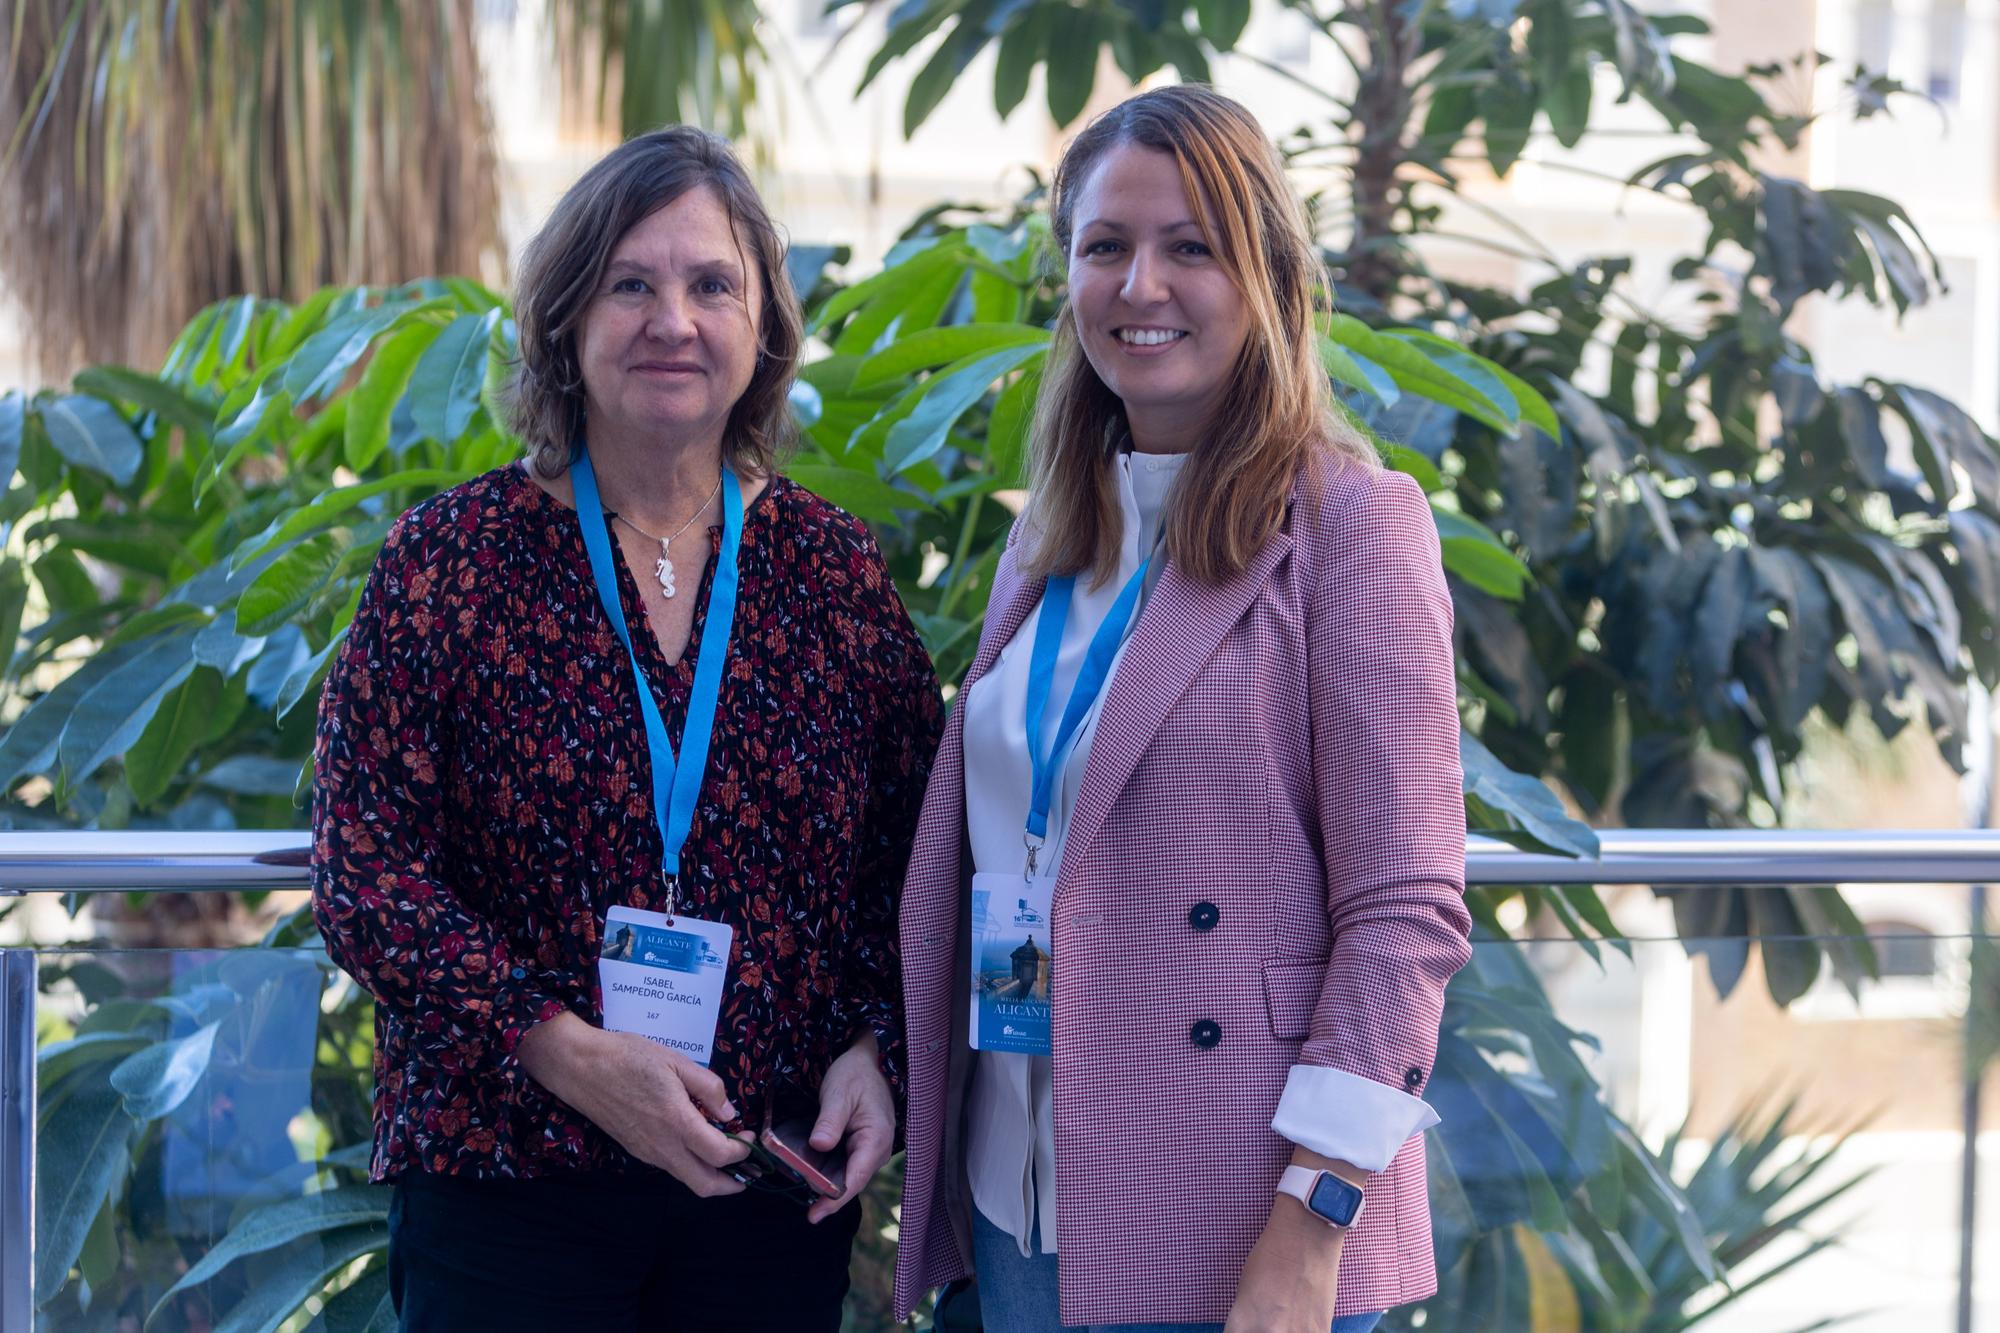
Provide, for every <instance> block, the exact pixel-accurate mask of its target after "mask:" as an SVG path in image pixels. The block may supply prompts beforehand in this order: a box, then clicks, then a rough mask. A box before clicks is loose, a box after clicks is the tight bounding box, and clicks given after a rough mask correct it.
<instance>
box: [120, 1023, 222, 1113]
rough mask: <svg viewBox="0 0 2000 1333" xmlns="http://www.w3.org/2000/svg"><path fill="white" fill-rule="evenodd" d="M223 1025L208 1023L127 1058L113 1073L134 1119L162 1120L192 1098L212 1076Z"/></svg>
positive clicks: (127, 1110) (127, 1109)
mask: <svg viewBox="0 0 2000 1333" xmlns="http://www.w3.org/2000/svg"><path fill="white" fill-rule="evenodd" d="M220 1029H221V1024H219V1023H204V1024H203V1025H202V1026H201V1027H198V1028H196V1029H195V1030H194V1031H193V1032H190V1033H189V1034H188V1035H186V1036H185V1037H176V1038H174V1039H172V1040H169V1041H162V1042H156V1043H154V1044H153V1045H151V1046H148V1047H147V1048H146V1049H145V1050H142V1051H135V1052H134V1053H133V1054H131V1055H129V1056H127V1057H125V1059H124V1060H123V1061H121V1062H120V1063H119V1065H118V1067H117V1068H116V1069H113V1070H112V1071H111V1086H112V1087H114V1088H116V1089H118V1091H119V1092H120V1093H122V1094H124V1097H125V1112H126V1114H127V1115H130V1116H131V1117H132V1118H133V1119H134V1120H139V1121H146V1120H158V1119H159V1118H160V1117H161V1116H163V1115H166V1114H168V1113H169V1112H171V1111H173V1110H174V1108H176V1107H178V1106H179V1105H180V1104H181V1103H182V1102H184V1101H186V1100H187V1099H188V1094H189V1093H191V1092H193V1091H194V1089H195V1085H196V1084H197V1083H200V1082H201V1080H202V1076H203V1075H205V1074H207V1073H208V1062H209V1057H210V1055H211V1054H212V1053H213V1052H214V1050H215V1034H216V1033H217V1032H218V1031H219V1030H220Z"/></svg>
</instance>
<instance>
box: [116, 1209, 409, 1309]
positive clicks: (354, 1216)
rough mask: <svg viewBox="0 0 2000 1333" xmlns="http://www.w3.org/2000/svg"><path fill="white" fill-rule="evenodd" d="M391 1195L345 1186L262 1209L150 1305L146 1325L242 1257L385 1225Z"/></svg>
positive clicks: (232, 1231) (233, 1228)
mask: <svg viewBox="0 0 2000 1333" xmlns="http://www.w3.org/2000/svg"><path fill="white" fill-rule="evenodd" d="M391 1193H393V1191H392V1190H391V1189H390V1188H389V1187H388V1186H386V1185H348V1186H343V1187H342V1188H340V1189H334V1190H325V1191H322V1192H321V1193H318V1194H306V1195H302V1196H300V1197H299V1198H296V1199H285V1200H283V1201H281V1202H279V1203H271V1204H266V1205H264V1206H263V1207H262V1208H259V1209H257V1210H256V1211H255V1212H252V1213H250V1214H248V1215H246V1216H245V1217H244V1218H243V1219H242V1220H241V1221H239V1222H237V1223H236V1225H234V1226H232V1227H230V1228H229V1232H228V1234H226V1235H225V1236H223V1238H222V1239H221V1240H220V1241H217V1242H216V1244H215V1246H214V1247H213V1248H212V1249H210V1250H209V1252H208V1253H207V1254H205V1255H203V1256H202V1257H201V1261H200V1262H199V1263H197V1264H195V1265H194V1267H192V1268H190V1269H188V1270H187V1272H185V1273H183V1274H182V1275H181V1277H180V1280H179V1281H177V1282H175V1283H174V1285H173V1286H171V1287H169V1288H167V1290H166V1291H165V1293H163V1294H162V1295H161V1296H160V1298H159V1300H158V1301H156V1302H155V1303H154V1305H153V1311H152V1313H151V1314H150V1315H149V1316H147V1323H148V1324H150V1323H151V1322H152V1320H153V1319H156V1318H158V1317H159V1313H160V1310H161V1309H162V1308H163V1307H164V1306H165V1305H166V1304H167V1302H168V1301H169V1300H171V1299H172V1298H173V1295H174V1293H176V1292H180V1291H186V1290H188V1289H189V1288H191V1287H197V1286H199V1285H201V1284H202V1283H204V1282H206V1281H208V1280H209V1279H210V1278H212V1277H214V1276H215V1275H216V1274H217V1273H220V1272H221V1271H222V1270H223V1269H225V1268H227V1267H228V1266H229V1265H231V1264H233V1263H235V1262H236V1261H237V1260H238V1259H241V1258H243V1257H245V1256H246V1255H252V1254H263V1253H265V1252H266V1251H269V1250H275V1249H277V1248H278V1247H279V1246H281V1245H289V1244H291V1243H292V1242H293V1241H296V1240H300V1239H303V1238H305V1237H308V1236H325V1237H326V1238H327V1239H328V1240H331V1239H332V1236H331V1235H328V1233H334V1234H338V1233H340V1232H342V1231H343V1230H345V1229H348V1228H355V1227H366V1226H369V1225H371V1224H378V1223H386V1222H387V1221H388V1220H389V1196H390V1194H391ZM301 1299H303V1297H301Z"/></svg>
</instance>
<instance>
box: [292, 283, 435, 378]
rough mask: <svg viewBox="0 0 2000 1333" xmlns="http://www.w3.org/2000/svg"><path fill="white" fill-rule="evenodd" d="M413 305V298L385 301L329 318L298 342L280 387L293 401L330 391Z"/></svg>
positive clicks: (415, 305)
mask: <svg viewBox="0 0 2000 1333" xmlns="http://www.w3.org/2000/svg"><path fill="white" fill-rule="evenodd" d="M416 308H417V302H415V301H407V300H405V301H388V302H385V303H383V304H382V305H378V306H373V307H370V308H368V309H365V310H356V311H353V312H351V313H349V314H346V315H342V316H340V317H339V318H337V319H334V320H332V321H331V322H329V323H328V324H327V326H326V327H325V328H323V329H320V330H319V331H318V332H316V333H314V334H313V335H312V336H311V337H309V338H307V339H306V340H305V341H304V342H303V343H301V344H300V345H299V349H298V351H296V352H294V353H292V355H291V358H290V360H289V361H287V362H286V363H285V373H284V384H283V386H282V387H283V388H284V390H285V392H286V393H288V394H290V395H291V398H292V401H293V402H295V403H306V402H309V401H311V400H312V399H315V398H319V397H322V396H324V395H325V394H327V393H329V392H331V391H332V390H333V389H334V388H335V387H336V386H338V385H339V384H340V382H341V380H342V379H343V378H345V376H346V375H347V372H348V371H349V370H351V369H353V367H354V363H355V362H357V361H359V360H360V359H361V358H362V356H363V355H364V354H365V353H366V352H367V351H368V345H369V344H370V343H372V342H374V341H375V339H376V338H377V337H379V336H380V335H381V334H382V333H383V332H384V331H385V330H387V329H388V328H389V326H390V325H392V324H394V323H395V322H396V321H397V320H398V319H400V318H402V317H403V316H404V315H406V314H408V313H409V312H411V311H412V310H415V309H416Z"/></svg>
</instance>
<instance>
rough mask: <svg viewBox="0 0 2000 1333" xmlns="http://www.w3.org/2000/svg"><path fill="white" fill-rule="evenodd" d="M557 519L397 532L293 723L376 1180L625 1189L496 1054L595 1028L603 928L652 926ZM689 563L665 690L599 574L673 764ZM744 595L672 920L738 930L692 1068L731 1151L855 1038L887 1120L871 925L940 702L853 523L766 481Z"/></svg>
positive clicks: (884, 1006) (628, 716)
mask: <svg viewBox="0 0 2000 1333" xmlns="http://www.w3.org/2000/svg"><path fill="white" fill-rule="evenodd" d="M579 521H580V520H579V516H578V514H577V513H576V511H575V510H573V509H571V508H569V507H568V506H566V505H564V504H562V503H561V502H559V501H557V500H556V499H554V498H553V497H551V496H550V495H548V494H547V493H546V492H545V491H543V490H542V489H541V488H540V487H538V486H536V485H535V484H534V482H533V481H532V480H530V479H529V477H528V475H527V473H526V471H525V470H524V468H523V467H522V466H521V465H518V464H516V465H514V466H511V467H507V468H502V469H500V470H498V471H495V472H491V473H488V474H486V475H485V476H482V477H478V478H476V479H474V480H472V481H470V482H467V483H466V484H464V485H462V486H459V487H457V488H455V489H453V490H450V491H447V492H445V493H443V494H442V495H439V496H436V497H434V498H433V499H431V500H429V501H426V502H425V503H423V504H421V505H418V506H417V507H416V508H414V509H412V510H410V512H409V513H407V514H406V515H404V516H403V518H402V519H401V520H399V521H398V523H397V524H396V526H395V528H394V529H393V530H392V531H391V533H390V535H389V538H388V541H387V542H386V544H385V545H384V547H383V550H382V553H381V555H380V556H379V557H378V558H377V559H376V562H375V567H374V569H373V571H372V572H371V573H370V574H369V577H368V581H367V585H366V587H365V588H364V590H363V593H362V597H361V602H360V606H359V609H358V610H357V611H356V613H355V617H354V623H353V626H352V628H351V629H350V630H349V632H348V636H347V640H346V642H345V644H343V645H342V647H341V650H340V652H339V654H338V655H337V657H336V659H335V662H334V665H333V668H332V672H331V674H330V675H329V677H328V679H327V683H326V690H325V693H324V695H323V696H322V698H321V700H320V711H319V733H318V745H317V749H316V754H315V765H316V775H317V785H316V787H315V791H314V800H313V847H314V850H313V870H312V885H313V911H314V915H315V917H316V919H317V921H318V923H319V927H320V931H321V933H322V934H323V935H324V936H325V937H326V942H327V948H328V950H329V952H330V953H331V955H332V957H333V959H334V961H335V962H336V963H338V964H339V965H340V966H341V967H342V968H343V969H345V970H346V971H347V972H348V973H349V974H350V975H351V976H352V977H353V978H354V979H355V980H356V981H357V982H359V983H360V984H361V985H362V986H363V987H365V988H366V989H367V990H368V991H369V992H370V993H371V994H372V995H373V996H374V997H375V1000H376V1010H375V1015H376V1016H375V1038H376V1040H375V1106H374V1112H375V1147H374V1158H373V1164H372V1174H373V1176H374V1177H375V1179H377V1180H389V1179H393V1178H395V1177H397V1176H399V1175H402V1174H403V1173H405V1172H407V1171H425V1172H431V1173H435V1174H444V1175H465V1176H473V1177H496V1176H516V1177H526V1176H536V1175H548V1174H553V1173H559V1172H571V1171H626V1170H632V1169H634V1167H635V1165H636V1164H635V1163H634V1161H633V1159H631V1158H630V1157H629V1156H627V1155H626V1153H625V1152H624V1150H623V1149H621V1148H620V1147H619V1146H618V1145H617V1144H616V1143H615V1142H614V1141H613V1140H612V1139H611V1138H610V1136H608V1135H606V1134H605V1133H603V1132H602V1131H601V1130H599V1129H597V1128H596V1127H595V1126H594V1125H592V1124H590V1123H589V1122H588V1121H587V1120H585V1119H584V1118H583V1117H582V1116H581V1115H579V1114H578V1113H577V1112H576V1111H574V1110H572V1109H571V1108H570V1107H568V1106H567V1105H565V1104H564V1103H563V1102H562V1101H560V1100H559V1099H557V1098H556V1097H554V1096H553V1095H551V1094H550V1093H548V1092H547V1091H545V1090H544V1089H543V1088H542V1087H541V1086H540V1085H539V1084H537V1083H536V1082H535V1081H534V1080H533V1079H531V1078H529V1077H528V1075H527V1073H526V1071H524V1070H523V1069H522V1068H521V1067H520V1065H519V1063H518V1061H517V1060H516V1058H515V1051H516V1048H517V1046H518V1044H519V1042H520V1040H521V1037H522V1035H523V1034H524V1033H526V1032H527V1031H528V1030H529V1029H530V1028H532V1027H533V1026H534V1025H535V1024H537V1023H539V1022H542V1021H545V1020H547V1019H550V1018H553V1017H555V1016H556V1015H557V1014H559V1013H561V1012H562V1011H564V1010H569V1011H571V1012H573V1013H576V1014H578V1015H580V1016H582V1017H583V1018H585V1019H586V1020H589V1021H591V1022H593V1023H598V1022H601V1019H602V1007H601V1006H602V1001H601V996H600V994H599V990H598V985H597V956H598V947H599V941H600V938H601V934H602V931H603V925H604V917H605V913H606V911H607V910H608V909H609V908H611V907H612V906H614V905H616V904H620V903H623V904H626V905H628V906H632V907H637V908H643V909H651V910H659V909H660V908H662V907H663V906H664V902H663V901H662V899H663V898H664V894H663V892H662V889H663V885H662V882H661V876H660V836H659V830H658V828H657V826H656V825H655V823H654V817H653V809H652V798H651V791H652V788H651V777H650V771H651V770H650V767H649V762H650V761H649V759H648V755H647V751H646V739H645V731H644V728H643V726H642V724H641V722H640V714H639V707H638V703H637V701H636V698H635V697H634V694H633V690H634V684H633V679H632V667H631V661H630V659H629V658H628V657H627V656H626V653H625V649H624V648H623V646H622V645H621V644H620V643H619V642H618V639H617V637H616V636H615V635H614V634H613V633H612V630H611V625H610V622H609V621H608V620H607V619H606V618H605V615H604V611H603V608H602V607H601V605H600V604H599V601H598V597H597V591H596V585H595V584H594V583H593V582H592V579H591V573H590V564H589V557H588V556H587V555H586V554H585V552H584V546H583V536H582V530H581V528H580V527H579V526H578V524H579ZM595 521H598V522H604V521H606V519H605V518H602V517H599V518H597V519H596V520H595ZM710 539H711V551H713V550H715V549H716V548H719V546H720V543H721V534H720V530H719V529H711V532H710ZM612 545H613V549H614V550H616V549H617V543H616V542H613V543H612ZM714 568H715V566H714V563H713V560H712V559H711V562H710V564H709V566H708V569H707V571H706V572H704V574H703V576H702V579H701V583H700V587H699V588H698V589H688V588H687V587H686V585H683V587H684V592H685V591H693V592H694V595H695V597H696V599H697V600H696V607H697V610H696V617H695V623H694V631H693V638H692V639H691V640H690V642H689V644H688V647H687V650H686V651H685V652H684V653H683V654H682V656H681V659H680V661H679V662H678V663H676V664H674V665H671V666H670V665H668V663H667V661H666V658H665V656H664V655H663V654H662V653H661V652H660V650H659V646H658V644H657V642H656V641H655V639H654V638H653V635H652V633H651V632H650V630H649V628H648V626H647V622H646V617H645V611H644V609H643V605H642V603H641V602H640V599H639V592H638V588H637V585H636V584H635V583H634V582H633V579H632V574H631V571H630V570H629V569H627V568H626V566H625V564H624V561H623V558H622V556H621V557H620V558H619V561H618V583H619V590H620V593H621V595H622V598H623V602H624V614H625V619H626V623H627V625H628V626H630V627H631V630H632V637H633V640H634V642H635V644H636V645H637V646H638V651H639V659H640V662H641V664H642V666H643V669H644V671H645V674H646V676H647V679H648V682H649V683H650V685H651V687H652V689H653V691H654V697H655V699H656V700H657V702H658V704H659V707H660V713H661V716H662V717H663V718H664V719H665V721H666V725H667V731H668V734H669V736H670V737H672V738H673V740H674V742H675V744H676V745H678V744H679V742H680V737H681V732H682V726H683V723H684V721H685V718H686V712H687V699H688V694H689V691H690V688H691V686H692V684H693V680H694V664H695V660H696V657H697V654H698V652H699V649H700V643H701V636H702V635H703V634H704V633H705V632H706V626H705V624H704V622H705V620H706V611H707V604H708V591H709V583H710V580H711V578H712V577H713V573H714ZM740 569H741V590H740V593H739V597H738V603H737V610H736V624H735V633H734V634H733V635H732V637H731V641H730V644H729V656H728V661H727V665H726V668H725V670H724V673H723V684H722V692H721V701H720V705H719V709H718V713H717V717H716V721H715V732H714V740H713V742H712V744H711V748H710V752H709V761H708V770H707V781H706V783H705V784H704V786H703V788H702V794H701V801H700V804H699V806H698V808H697V810H696V812H695V818H694V826H693V829H692V831H691V832H690V834H689V837H688V842H687V846H686V849H685V850H684V851H683V853H682V866H683V872H682V882H681V890H680V910H681V911H683V912H686V913H689V914H691V915H694V916H698V917H701V918H703V919H706V920H713V921H722V922H726V923H727V924H728V925H729V926H730V927H732V928H733V930H734V937H733V940H732V943H731V949H730V960H729V963H730V966H729V980H728V982H727V986H726V989H725V991H724V995H723V1005H722V1013H721V1017H720V1021H719V1026H718V1029H717V1035H716V1042H715V1050H714V1057H713V1059H712V1061H711V1063H710V1068H712V1069H713V1070H714V1071H715V1072H716V1073H718V1074H719V1075H720V1076H721V1077H722V1079H723V1082H724V1083H725V1084H726V1085H727V1086H728V1089H729V1095H730V1097H731V1099H732V1100H733V1101H734V1102H735V1104H736V1107H737V1109H738V1110H739V1111H740V1112H742V1113H743V1115H744V1117H745V1119H746V1120H747V1121H749V1123H751V1124H758V1123H761V1122H762V1116H763V1104H764V1097H765V1092H766V1090H767V1089H768V1088H771V1087H773V1086H775V1085H778V1084H779V1083H786V1084H791V1085H795V1086H798V1087H800V1088H802V1089H806V1090H810V1089H813V1088H816V1087H817V1086H818V1083H819V1080H820V1078H821V1077H822V1076H823V1075H824V1074H825V1071H826V1068H827V1065H828V1064H829V1063H831V1061H832V1060H833V1058H834V1057H835V1056H836V1055H838V1054H839V1053H840V1052H841V1051H842V1050H844V1049H846V1047H847V1046H848V1045H849V1044H851V1043H852V1042H853V1041H854V1040H855V1039H856V1038H857V1037H858V1036H860V1035H861V1034H862V1033H863V1032H864V1031H871V1030H872V1031H873V1032H874V1034H875V1038H876V1041H877V1043H878V1045H879V1047H880V1050H881V1052H882V1064H883V1069H884V1072H885V1074H887V1075H888V1077H889V1079H890V1082H891V1085H892V1087H895V1088H896V1089H897V1091H898V1093H899V1094H900V1090H901V1060H902V1015H901V1008H900V1007H901V968H900V965H899V962H898V957H897V946H896V904H897V897H898V894H899V891H900V889H901V885H902V878H903V870H904V865H905V862H906V860H907V858H908V855H909V848H910V838H911V834H912V832H913V830H914V828H915V825H916V819H917V811H918V807H919V805H920V803H921V802H922V799H923V792H924V782H925V779H926V777H927V776H928V772H929V768H930V763H931V758H932V752H933V750H934V749H935V747H936V743H937V739H938V734H939V731H940V729H941V725H942V704H941V702H940V698H939V693H938V684H937V678H936V676H935V675H934V673H933V672H932V670H931V664H930V659H929V658H928V657H927V656H926V654H925V652H924V649H923V647H922V645H921V644H920V643H919V641H918V639H917V635H916V631H915V629H914V628H913V627H912V625H911V623H910V618H909V615H908V613H907V612H906V611H905V610H904V608H903V605H902V602H901V601H900V600H899V599H898V598H897V596H896V590H895V588H894V587H893V586H892V584H891V582H890V579H889V576H888V573H887V571H886V570H885V568H884V567H883V563H882V557H881V554H880V552H879V551H878V550H877V549H876V547H875V544H874V541H873V539H872V538H871V537H870V536H869V535H868V532H867V530H866V529H865V528H864V527H862V525H861V524H860V523H859V522H857V521H856V520H854V519H853V518H851V517H849V516H848V515H846V514H845V513H843V512H841V511H840V510H838V509H836V508H834V507H833V506H832V505H830V504H828V503H826V502H825V501H823V500H821V499H819V498H818V497H816V496H814V495H812V494H811V493H809V492H807V491H805V490H803V489H801V488H800V487H798V486H797V485H795V484H794V483H792V482H791V481H788V480H786V479H785V478H783V477H777V478H774V479H773V480H772V482H771V484H770V485H769V486H768V487H767V488H766V490H765V492H764V493H763V494H762V495H761V496H759V497H758V498H757V500H756V501H755V502H754V503H753V504H752V505H751V506H750V509H749V512H748V514H747V515H746V516H745V520H744V525H743V546H742V553H741V558H740Z"/></svg>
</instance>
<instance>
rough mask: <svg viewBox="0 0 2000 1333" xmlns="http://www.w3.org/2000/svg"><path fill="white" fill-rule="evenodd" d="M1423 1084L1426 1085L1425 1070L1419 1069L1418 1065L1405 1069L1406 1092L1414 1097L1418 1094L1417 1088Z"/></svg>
mask: <svg viewBox="0 0 2000 1333" xmlns="http://www.w3.org/2000/svg"><path fill="white" fill-rule="evenodd" d="M1423 1086H1424V1071H1423V1070H1421V1069H1418V1068H1417V1067H1416V1066H1414V1065H1412V1066H1411V1067H1410V1068H1408V1069H1406V1070H1404V1071H1403V1091H1404V1092H1407V1093H1409V1094H1410V1095H1411V1096H1412V1097H1414V1096H1416V1094H1417V1089H1418V1088H1421V1087H1423Z"/></svg>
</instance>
